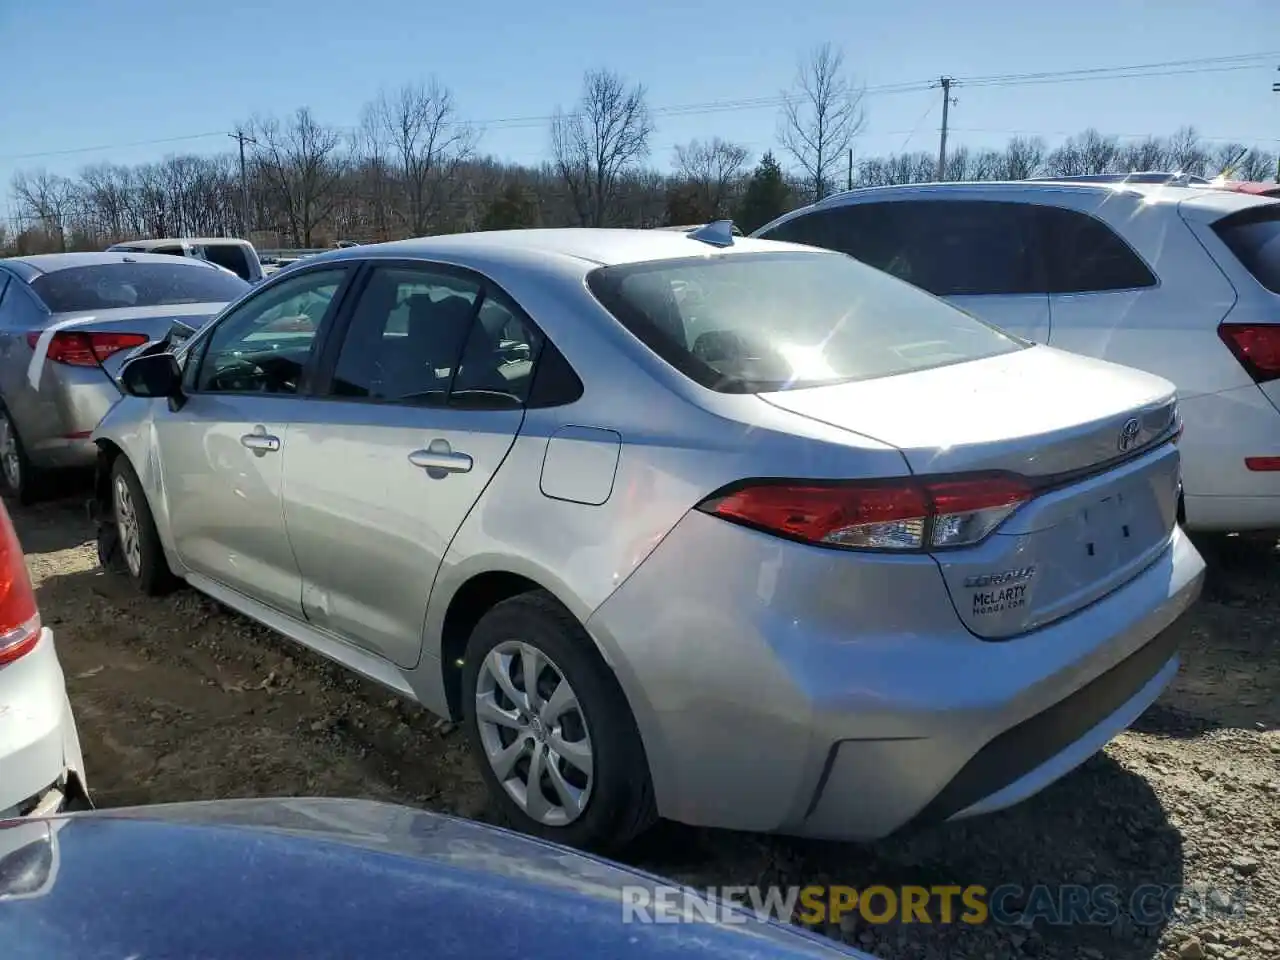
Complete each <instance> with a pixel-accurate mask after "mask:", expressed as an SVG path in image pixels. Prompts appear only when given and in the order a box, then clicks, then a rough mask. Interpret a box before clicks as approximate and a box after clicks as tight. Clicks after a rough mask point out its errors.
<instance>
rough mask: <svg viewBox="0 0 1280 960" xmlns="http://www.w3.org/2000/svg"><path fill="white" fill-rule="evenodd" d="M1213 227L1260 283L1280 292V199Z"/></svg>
mask: <svg viewBox="0 0 1280 960" xmlns="http://www.w3.org/2000/svg"><path fill="white" fill-rule="evenodd" d="M1213 229H1214V232H1215V233H1217V235H1218V236H1219V237H1220V238H1221V239H1222V242H1223V243H1225V244H1226V245H1227V248H1228V249H1229V250H1230V251H1231V253H1232V254H1233V255H1234V256H1235V258H1236V259H1237V260H1239V261H1240V262H1241V263H1242V264H1243V265H1244V267H1245V269H1246V270H1248V271H1249V272H1250V273H1251V274H1253V276H1254V278H1255V279H1256V280H1257V281H1258V282H1259V283H1260V284H1262V285H1263V286H1264V287H1266V288H1267V289H1268V290H1270V291H1271V292H1272V293H1280V203H1268V204H1264V205H1262V206H1258V207H1250V208H1249V209H1247V210H1242V211H1240V212H1239V213H1234V214H1232V215H1231V216H1229V217H1225V218H1223V219H1222V220H1219V221H1218V222H1217V223H1215V224H1214V225H1213Z"/></svg>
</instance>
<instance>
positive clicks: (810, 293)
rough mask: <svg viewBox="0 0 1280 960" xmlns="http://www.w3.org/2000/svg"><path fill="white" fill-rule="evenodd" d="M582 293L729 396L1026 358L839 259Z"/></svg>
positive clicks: (660, 269)
mask: <svg viewBox="0 0 1280 960" xmlns="http://www.w3.org/2000/svg"><path fill="white" fill-rule="evenodd" d="M587 283H588V286H589V287H590V289H591V291H592V293H594V294H595V296H596V298H597V299H598V300H599V301H600V302H601V303H602V304H603V305H604V306H605V307H606V308H607V309H608V310H609V311H610V312H611V313H612V314H613V315H614V316H615V317H617V318H618V320H619V321H620V322H621V323H622V324H623V325H624V326H625V327H627V329H629V330H630V331H631V332H632V333H634V334H635V335H636V336H637V337H638V338H639V339H640V340H642V341H643V342H644V343H645V344H646V345H648V346H649V348H650V349H652V350H653V351H654V352H655V353H657V354H658V355H659V356H661V357H662V358H663V359H664V360H666V361H667V362H668V363H670V364H671V365H672V366H674V367H676V368H677V369H678V370H680V371H681V372H682V373H684V374H686V375H687V376H689V377H690V378H692V379H693V380H695V381H696V382H698V383H700V384H702V385H703V386H705V387H709V388H711V389H713V390H719V391H722V392H726V393H744V392H750V393H755V392H765V391H773V390H785V389H788V388H792V389H794V388H798V387H809V386H818V385H821V384H828V383H840V382H843V381H848V380H866V379H871V378H874V377H887V376H892V375H894V374H900V373H910V372H912V371H916V370H924V369H928V368H930V367H937V366H942V365H944V364H951V363H961V362H963V361H967V360H977V359H981V358H983V357H990V356H994V355H996V354H1001V353H1007V352H1009V351H1012V350H1018V349H1021V348H1022V347H1023V346H1025V344H1024V342H1023V341H1021V340H1018V339H1016V338H1014V337H1011V336H1009V335H1007V334H1004V333H1001V332H1000V331H999V330H997V329H996V328H994V327H992V326H989V325H988V324H986V323H983V322H982V321H980V320H977V319H975V318H974V317H972V316H970V315H969V314H967V313H963V312H962V311H960V310H957V309H956V308H955V307H952V306H949V305H947V304H945V303H943V302H942V301H941V300H938V299H935V298H934V297H931V296H929V295H928V294H926V293H923V292H922V291H920V290H918V289H916V288H915V287H912V286H910V285H908V284H906V283H903V282H902V281H900V280H896V279H894V278H893V277H890V276H889V275H888V274H885V273H881V272H880V271H878V270H874V269H872V268H871V267H867V266H865V265H863V264H861V263H859V262H858V261H856V260H854V259H852V258H851V257H846V256H844V255H842V254H835V253H782V252H779V253H762V254H737V255H729V256H719V257H699V258H696V259H688V260H665V261H657V262H653V263H640V264H627V265H621V266H613V267H602V268H600V269H598V270H596V271H594V272H592V273H591V274H590V275H589V276H588V278H587Z"/></svg>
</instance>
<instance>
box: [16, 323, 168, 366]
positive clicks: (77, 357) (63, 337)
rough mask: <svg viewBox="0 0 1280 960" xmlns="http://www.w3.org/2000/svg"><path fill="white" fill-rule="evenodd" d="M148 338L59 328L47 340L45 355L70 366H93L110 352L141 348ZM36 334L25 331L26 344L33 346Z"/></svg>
mask: <svg viewBox="0 0 1280 960" xmlns="http://www.w3.org/2000/svg"><path fill="white" fill-rule="evenodd" d="M148 339H149V338H148V337H147V336H146V335H145V334H141V333H86V332H84V331H81V330H59V331H58V332H57V333H55V334H54V335H53V338H52V339H51V340H50V341H49V349H48V351H47V352H46V353H45V357H46V358H47V359H49V360H51V361H52V362H54V363H65V364H68V365H70V366H73V367H96V366H97V365H98V364H100V363H102V361H104V360H106V359H107V357H109V356H111V355H112V354H113V353H118V352H119V351H121V350H128V349H129V348H130V347H140V346H142V345H143V344H144V343H146V342H147V340H148ZM39 342H40V334H39V333H29V334H27V343H28V344H30V345H31V349H33V350H34V349H35V348H36V346H37V344H39Z"/></svg>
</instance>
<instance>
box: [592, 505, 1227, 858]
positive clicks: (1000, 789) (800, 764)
mask: <svg viewBox="0 0 1280 960" xmlns="http://www.w3.org/2000/svg"><path fill="white" fill-rule="evenodd" d="M726 558H732V563H727V562H726ZM1203 577H1204V563H1203V561H1202V560H1201V559H1200V556H1199V555H1198V554H1197V553H1196V551H1195V549H1194V547H1192V546H1191V544H1190V541H1189V540H1187V538H1186V537H1185V535H1184V534H1183V533H1182V532H1181V531H1180V530H1175V532H1174V534H1173V537H1172V538H1171V541H1170V543H1169V546H1168V547H1167V548H1166V549H1165V550H1164V551H1163V552H1162V553H1161V554H1160V555H1159V556H1158V557H1157V558H1156V559H1155V560H1154V561H1153V562H1152V564H1151V565H1150V566H1149V567H1147V568H1146V569H1145V570H1144V571H1143V572H1142V573H1140V574H1138V575H1137V576H1136V577H1134V578H1133V579H1132V580H1130V581H1129V582H1128V583H1126V584H1125V585H1124V586H1122V587H1120V588H1119V589H1117V590H1116V591H1115V592H1113V593H1112V594H1110V595H1108V596H1106V597H1104V598H1102V599H1100V600H1098V601H1096V602H1095V603H1093V604H1092V605H1090V606H1089V607H1087V608H1085V609H1083V610H1081V611H1079V612H1077V613H1075V614H1072V615H1070V616H1068V617H1065V618H1063V619H1062V620H1059V621H1057V622H1055V623H1053V624H1051V625H1049V626H1047V627H1044V628H1041V629H1039V630H1036V631H1033V632H1031V633H1028V634H1024V635H1022V636H1020V637H1017V638H1015V639H1012V640H1007V641H998V642H992V641H984V640H979V639H978V638H976V637H974V636H973V635H972V634H971V633H969V632H968V631H967V630H965V629H964V628H963V626H962V625H961V624H960V623H959V621H958V620H957V618H956V614H955V611H954V609H953V608H952V606H951V602H950V599H949V597H948V595H947V593H946V590H945V587H944V586H943V583H942V578H941V576H940V574H939V571H938V568H937V566H936V564H935V563H934V561H933V560H932V559H930V558H928V557H895V558H884V557H878V558H872V557H868V556H866V555H860V554H852V553H842V552H838V551H830V550H819V549H814V548H810V547H805V546H802V545H799V544H791V543H788V542H782V541H778V540H776V539H773V538H769V537H766V536H765V535H763V534H759V533H755V532H753V531H749V530H746V529H744V528H741V527H736V526H734V525H732V524H728V523H724V522H723V521H720V520H717V519H714V518H711V517H706V516H703V515H701V514H698V515H696V516H695V515H692V514H691V515H690V516H688V517H686V518H685V520H683V521H682V522H681V523H680V524H679V525H678V526H677V528H676V529H675V530H674V531H672V533H671V534H670V535H669V536H668V537H667V539H666V540H665V541H664V542H663V543H662V544H661V545H660V547H659V548H658V549H657V550H656V551H655V552H654V554H653V555H651V556H650V558H649V559H648V560H647V561H646V562H645V563H644V564H643V565H642V566H641V567H640V569H639V570H637V571H636V572H635V574H633V575H632V577H631V578H630V579H629V580H628V581H627V582H626V583H624V584H623V585H622V586H621V587H620V588H619V589H618V590H617V591H616V592H615V594H614V595H613V596H612V597H610V599H609V600H608V601H606V603H605V604H603V605H602V606H601V608H600V609H599V610H598V611H597V612H596V614H595V616H593V617H592V618H591V619H590V620H589V621H588V629H589V630H590V631H591V633H592V635H593V636H594V637H595V638H596V639H597V641H598V642H599V644H600V646H601V649H602V651H603V652H604V654H605V656H606V659H608V660H609V662H610V664H611V665H612V666H613V668H614V670H615V672H616V673H617V675H618V677H619V680H620V683H621V684H622V687H623V690H624V691H625V693H626V694H627V697H628V701H629V703H630V705H631V707H632V710H633V712H634V713H635V716H636V719H637V724H638V726H639V728H640V733H641V737H642V739H643V741H644V745H645V749H646V752H647V755H648V759H649V765H650V769H651V773H652V775H653V781H654V791H655V795H656V797H657V801H658V808H659V812H660V813H661V814H662V815H664V816H666V817H669V818H671V819H675V820H680V821H684V822H687V823H694V824H701V825H708V826H719V827H728V828H733V829H743V830H761V831H779V832H785V833H795V834H802V835H810V836H817V837H825V838H833V839H873V838H877V837H881V836H884V835H886V834H889V833H891V832H893V831H895V830H897V829H899V828H900V827H902V826H904V825H905V824H907V823H909V822H911V821H913V820H915V819H917V818H921V819H927V820H940V819H948V818H951V817H954V816H963V815H969V814H972V813H980V812H985V811H987V810H992V809H998V808H999V807H1001V806H1007V805H1009V804H1011V803H1016V802H1018V801H1019V800H1021V799H1023V798H1025V797H1027V796H1030V795H1031V794H1033V793H1035V792H1037V791H1038V790H1040V789H1042V788H1043V787H1045V786H1047V785H1048V784H1049V783H1052V782H1053V781H1054V780H1056V779H1057V778H1058V777H1061V776H1062V775H1063V774H1065V773H1066V772H1068V771H1069V770H1070V769H1072V768H1073V767H1075V766H1076V765H1078V764H1079V763H1080V762H1082V761H1083V760H1085V759H1086V758H1087V757H1088V756H1089V755H1091V754H1092V753H1094V752H1095V751H1096V750H1097V749H1098V748H1099V747H1100V746H1101V745H1102V744H1103V743H1105V742H1106V741H1107V740H1108V739H1110V737H1112V736H1114V734H1115V733H1117V732H1119V730H1121V729H1123V728H1124V727H1125V726H1126V725H1127V724H1128V723H1130V722H1131V721H1132V720H1133V718H1134V717H1136V716H1137V715H1138V714H1139V713H1141V711H1142V710H1143V709H1144V708H1145V707H1146V706H1147V705H1148V704H1149V703H1150V702H1151V701H1152V700H1153V699H1154V698H1155V697H1156V696H1157V695H1158V694H1159V692H1160V690H1161V689H1162V688H1163V686H1164V685H1165V684H1166V683H1167V682H1168V680H1169V678H1170V677H1172V675H1173V673H1174V671H1175V670H1176V652H1175V651H1174V650H1173V648H1172V644H1173V642H1174V635H1173V634H1163V635H1162V632H1163V631H1164V630H1165V628H1167V627H1168V626H1169V625H1170V624H1172V623H1173V621H1174V620H1176V619H1177V618H1178V616H1179V615H1181V614H1182V612H1183V611H1185V610H1186V608H1187V607H1188V606H1189V605H1190V604H1191V603H1192V602H1193V601H1194V600H1195V598H1196V597H1197V596H1198V594H1199V592H1200V589H1201V584H1202V581H1203Z"/></svg>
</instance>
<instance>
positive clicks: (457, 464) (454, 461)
mask: <svg viewBox="0 0 1280 960" xmlns="http://www.w3.org/2000/svg"><path fill="white" fill-rule="evenodd" d="M432 446H433V447H434V446H436V444H434V443H433V444H432ZM447 446H448V445H447V444H446V445H445V447H446V449H443V450H441V449H435V450H415V451H413V453H411V454H409V462H410V463H412V464H413V465H414V466H415V467H422V469H424V470H426V471H427V472H429V473H435V472H436V471H439V472H441V473H466V472H467V471H469V470H470V469H471V464H472V460H471V458H470V457H469V456H467V455H466V454H465V453H455V452H454V451H452V450H449V449H447Z"/></svg>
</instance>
